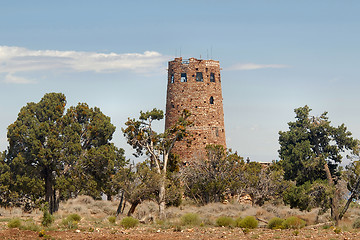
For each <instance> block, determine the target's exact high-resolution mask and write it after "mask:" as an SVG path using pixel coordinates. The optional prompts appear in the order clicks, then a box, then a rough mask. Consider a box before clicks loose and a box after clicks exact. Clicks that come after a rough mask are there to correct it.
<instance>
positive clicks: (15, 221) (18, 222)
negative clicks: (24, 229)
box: [7, 218, 21, 228]
mask: <svg viewBox="0 0 360 240" xmlns="http://www.w3.org/2000/svg"><path fill="white" fill-rule="evenodd" d="M7 225H8V227H9V228H19V227H20V226H21V220H20V218H13V219H11V220H10V221H9V222H8V224H7Z"/></svg>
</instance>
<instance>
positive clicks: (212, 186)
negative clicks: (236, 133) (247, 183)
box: [182, 145, 244, 204]
mask: <svg viewBox="0 0 360 240" xmlns="http://www.w3.org/2000/svg"><path fill="white" fill-rule="evenodd" d="M206 151H207V158H206V159H194V161H191V162H190V163H189V165H188V166H185V167H184V169H183V174H182V175H183V182H184V185H185V196H187V197H189V198H191V199H193V200H195V201H196V202H197V203H198V204H207V203H210V202H219V201H223V200H224V198H225V195H226V194H227V193H228V192H229V191H231V190H234V191H236V190H237V189H239V187H240V185H239V184H241V182H240V179H241V176H240V174H239V173H240V172H241V170H242V169H243V166H244V161H243V158H242V157H240V156H239V155H237V153H232V152H227V153H226V151H225V149H224V147H223V146H221V145H208V146H206ZM233 193H234V192H233Z"/></svg>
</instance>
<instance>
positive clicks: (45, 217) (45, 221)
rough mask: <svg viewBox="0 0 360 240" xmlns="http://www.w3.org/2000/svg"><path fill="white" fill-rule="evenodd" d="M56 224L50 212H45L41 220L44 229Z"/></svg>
mask: <svg viewBox="0 0 360 240" xmlns="http://www.w3.org/2000/svg"><path fill="white" fill-rule="evenodd" d="M53 222H54V216H53V215H51V214H50V213H49V211H47V210H45V211H44V212H43V218H42V220H41V225H43V226H44V227H47V226H50V225H51V224H52V223H53Z"/></svg>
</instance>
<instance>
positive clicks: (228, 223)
mask: <svg viewBox="0 0 360 240" xmlns="http://www.w3.org/2000/svg"><path fill="white" fill-rule="evenodd" d="M216 225H217V226H219V227H233V226H234V225H235V221H234V219H232V218H231V217H225V216H223V217H219V218H218V219H216Z"/></svg>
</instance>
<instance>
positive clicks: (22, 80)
mask: <svg viewBox="0 0 360 240" xmlns="http://www.w3.org/2000/svg"><path fill="white" fill-rule="evenodd" d="M4 82H6V83H15V84H33V83H36V82H35V81H33V80H30V79H27V78H24V77H19V76H14V75H13V74H12V73H9V74H7V75H6V76H5V79H4Z"/></svg>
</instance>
